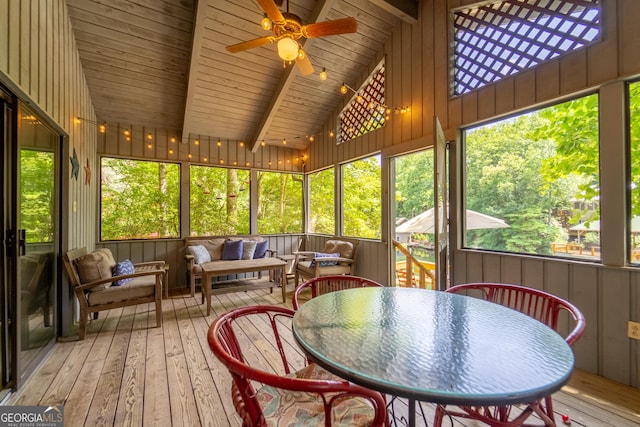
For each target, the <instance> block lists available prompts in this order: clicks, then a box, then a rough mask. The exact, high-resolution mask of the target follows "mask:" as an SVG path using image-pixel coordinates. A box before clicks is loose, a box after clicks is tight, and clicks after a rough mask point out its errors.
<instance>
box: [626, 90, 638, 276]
mask: <svg viewBox="0 0 640 427" xmlns="http://www.w3.org/2000/svg"><path fill="white" fill-rule="evenodd" d="M628 89H629V96H628V99H629V126H630V130H629V135H630V141H631V144H630V147H631V156H630V159H631V167H630V171H631V228H630V233H631V235H630V236H629V242H630V244H631V254H630V255H631V262H633V263H640V82H634V83H631V84H629V86H628Z"/></svg>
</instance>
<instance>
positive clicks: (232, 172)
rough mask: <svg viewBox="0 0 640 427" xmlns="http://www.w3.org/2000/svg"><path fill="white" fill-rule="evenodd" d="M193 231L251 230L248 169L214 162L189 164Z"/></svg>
mask: <svg viewBox="0 0 640 427" xmlns="http://www.w3.org/2000/svg"><path fill="white" fill-rule="evenodd" d="M190 183H191V193H190V207H189V209H190V234H191V235H192V236H226V235H234V234H248V233H249V232H250V231H249V225H250V223H249V214H250V208H249V195H250V191H249V171H248V170H241V169H232V168H220V167H212V166H193V165H192V166H191V168H190Z"/></svg>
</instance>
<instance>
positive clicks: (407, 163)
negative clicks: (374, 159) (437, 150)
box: [395, 150, 433, 219]
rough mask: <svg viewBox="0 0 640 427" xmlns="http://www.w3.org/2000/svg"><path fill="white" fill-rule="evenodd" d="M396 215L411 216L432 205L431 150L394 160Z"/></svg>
mask: <svg viewBox="0 0 640 427" xmlns="http://www.w3.org/2000/svg"><path fill="white" fill-rule="evenodd" d="M395 170H396V173H395V187H396V217H398V218H400V217H405V218H409V219H410V218H413V217H414V216H416V215H419V214H420V213H422V212H424V211H425V210H427V209H429V208H431V207H432V206H433V150H424V151H420V152H418V153H413V154H407V155H404V156H400V157H398V158H397V159H396V162H395Z"/></svg>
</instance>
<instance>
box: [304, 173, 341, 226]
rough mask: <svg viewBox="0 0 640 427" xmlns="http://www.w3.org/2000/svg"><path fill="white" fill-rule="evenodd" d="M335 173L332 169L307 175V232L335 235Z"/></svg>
mask: <svg viewBox="0 0 640 427" xmlns="http://www.w3.org/2000/svg"><path fill="white" fill-rule="evenodd" d="M334 180H335V173H334V169H333V168H329V169H324V170H321V171H318V172H315V173H312V174H309V231H310V232H311V233H322V234H335V228H336V220H335V212H336V210H335V186H334Z"/></svg>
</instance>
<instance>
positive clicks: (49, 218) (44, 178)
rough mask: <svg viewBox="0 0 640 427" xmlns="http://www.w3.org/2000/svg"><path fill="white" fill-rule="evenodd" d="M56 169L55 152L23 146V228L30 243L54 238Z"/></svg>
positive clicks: (21, 201) (21, 162) (21, 199)
mask: <svg viewBox="0 0 640 427" xmlns="http://www.w3.org/2000/svg"><path fill="white" fill-rule="evenodd" d="M54 173H55V169H54V153H52V152H46V151H37V150H25V149H23V150H20V228H22V229H23V230H25V231H26V236H27V243H43V242H52V241H53V233H54V230H55V224H54V223H53V221H54V215H52V212H53V210H54V197H55V194H54V191H55V189H54V181H55V178H54Z"/></svg>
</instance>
